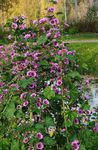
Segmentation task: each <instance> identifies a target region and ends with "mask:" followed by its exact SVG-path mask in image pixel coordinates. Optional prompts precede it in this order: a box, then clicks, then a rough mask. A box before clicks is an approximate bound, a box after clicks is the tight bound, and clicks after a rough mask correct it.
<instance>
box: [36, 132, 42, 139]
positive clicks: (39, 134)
mask: <svg viewBox="0 0 98 150" xmlns="http://www.w3.org/2000/svg"><path fill="white" fill-rule="evenodd" d="M36 136H37V138H38V139H39V140H41V139H43V134H42V133H41V132H39V133H37V135H36Z"/></svg>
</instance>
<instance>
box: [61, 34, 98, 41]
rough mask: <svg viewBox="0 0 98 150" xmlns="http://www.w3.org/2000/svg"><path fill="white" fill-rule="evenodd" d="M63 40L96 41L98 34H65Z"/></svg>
mask: <svg viewBox="0 0 98 150" xmlns="http://www.w3.org/2000/svg"><path fill="white" fill-rule="evenodd" d="M63 38H64V39H65V40H98V33H77V34H73V35H70V34H65V35H64V36H63Z"/></svg>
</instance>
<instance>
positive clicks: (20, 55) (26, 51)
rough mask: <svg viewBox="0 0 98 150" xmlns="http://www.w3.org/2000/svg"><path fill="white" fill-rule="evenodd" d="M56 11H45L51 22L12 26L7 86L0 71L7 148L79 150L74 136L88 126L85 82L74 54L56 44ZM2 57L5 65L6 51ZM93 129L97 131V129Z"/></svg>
mask: <svg viewBox="0 0 98 150" xmlns="http://www.w3.org/2000/svg"><path fill="white" fill-rule="evenodd" d="M55 2H57V1H55ZM54 10H55V9H54V8H52V7H51V8H49V9H48V12H49V18H48V17H47V18H42V19H39V20H34V21H33V23H32V26H31V27H30V28H29V27H26V25H25V23H24V19H25V17H24V16H19V17H15V18H14V19H13V20H12V23H11V25H10V27H11V29H12V37H14V38H15V42H14V43H13V44H12V49H11V52H10V54H11V55H10V60H9V62H8V63H9V68H10V74H9V81H8V82H7V81H6V80H4V79H3V77H5V76H6V75H5V74H4V72H3V69H2V72H3V74H2V81H0V88H1V93H0V103H1V104H2V109H1V114H0V117H1V118H2V119H1V120H2V122H3V124H4V125H3V127H2V128H3V129H4V128H5V129H4V130H3V131H4V132H3V133H1V134H2V135H1V136H0V137H3V138H5V139H8V142H9V147H10V149H12V148H13V147H14V146H15V147H17V149H23V150H25V149H28V150H31V149H38V150H43V149H45V150H52V149H53V150H54V149H58V148H64V149H68V150H69V149H74V150H79V147H80V146H81V144H80V141H79V139H78V137H79V135H81V132H82V131H84V130H86V129H87V128H88V127H89V122H90V115H91V113H88V111H89V104H88V96H87V95H86V92H85V90H87V88H88V87H87V85H88V84H89V82H88V81H85V82H84V83H83V81H82V78H81V76H80V74H79V73H78V71H77V68H78V67H77V63H76V57H75V51H70V50H69V49H67V47H66V43H65V42H64V41H61V40H60V34H61V33H60V24H59V20H58V19H56V18H55V17H54V15H53V14H52V13H53V12H54ZM0 49H2V47H1V48H0ZM1 54H2V55H1V56H0V57H3V58H4V59H5V60H7V58H6V55H5V52H4V53H3V52H2V51H1ZM5 68H6V67H5ZM3 80H4V81H3ZM6 122H7V126H6ZM89 129H90V130H91V131H92V128H91V127H89ZM93 130H94V131H96V132H97V124H95V127H94V129H93ZM92 132H93V131H92ZM10 143H11V145H10ZM20 147H21V148H20Z"/></svg>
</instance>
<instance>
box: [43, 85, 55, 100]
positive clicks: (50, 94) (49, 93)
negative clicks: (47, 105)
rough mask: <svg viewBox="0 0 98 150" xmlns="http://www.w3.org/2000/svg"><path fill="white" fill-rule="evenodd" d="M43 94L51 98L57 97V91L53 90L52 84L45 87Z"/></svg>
mask: <svg viewBox="0 0 98 150" xmlns="http://www.w3.org/2000/svg"><path fill="white" fill-rule="evenodd" d="M43 95H44V96H45V98H47V99H49V100H50V99H51V98H54V97H55V92H54V91H53V90H51V87H50V86H48V87H46V88H45V89H44V91H43Z"/></svg>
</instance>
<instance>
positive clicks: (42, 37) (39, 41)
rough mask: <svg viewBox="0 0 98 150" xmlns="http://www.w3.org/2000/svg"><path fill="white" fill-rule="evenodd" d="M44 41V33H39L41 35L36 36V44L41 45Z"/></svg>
mask: <svg viewBox="0 0 98 150" xmlns="http://www.w3.org/2000/svg"><path fill="white" fill-rule="evenodd" d="M46 41H47V37H46V35H41V36H40V37H39V38H38V40H37V44H38V45H42V44H44V43H45V42H46Z"/></svg>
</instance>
